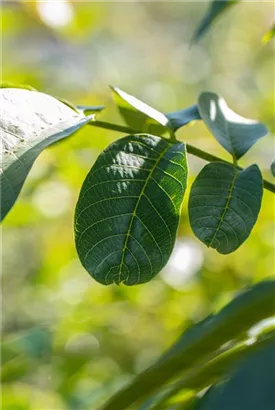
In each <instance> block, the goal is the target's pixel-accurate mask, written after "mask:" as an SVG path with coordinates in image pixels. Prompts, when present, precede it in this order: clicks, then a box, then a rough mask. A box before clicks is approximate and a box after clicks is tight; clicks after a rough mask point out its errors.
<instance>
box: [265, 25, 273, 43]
mask: <svg viewBox="0 0 275 410" xmlns="http://www.w3.org/2000/svg"><path fill="white" fill-rule="evenodd" d="M274 37H275V24H273V26H272V27H271V28H270V30H268V32H267V33H265V35H264V36H263V38H262V43H263V44H267V43H269V42H270V41H271V40H272V39H273V38H274Z"/></svg>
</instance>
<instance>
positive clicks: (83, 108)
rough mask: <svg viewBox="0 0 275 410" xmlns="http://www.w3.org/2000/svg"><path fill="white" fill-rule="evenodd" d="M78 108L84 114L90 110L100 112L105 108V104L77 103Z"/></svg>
mask: <svg viewBox="0 0 275 410" xmlns="http://www.w3.org/2000/svg"><path fill="white" fill-rule="evenodd" d="M76 108H77V109H78V111H80V112H82V113H83V114H88V113H89V112H90V113H91V112H92V113H93V112H100V111H102V110H104V108H105V106H104V105H77V106H76Z"/></svg>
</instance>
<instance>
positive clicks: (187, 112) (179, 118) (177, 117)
mask: <svg viewBox="0 0 275 410" xmlns="http://www.w3.org/2000/svg"><path fill="white" fill-rule="evenodd" d="M165 115H166V117H167V118H168V119H169V123H170V125H171V127H172V128H173V130H174V131H176V130H177V129H178V128H181V127H183V126H184V125H186V124H189V122H191V121H195V120H200V119H201V116H200V113H199V110H198V106H197V105H196V104H195V105H192V106H191V107H188V108H185V109H184V110H179V111H175V112H171V113H167V114H165Z"/></svg>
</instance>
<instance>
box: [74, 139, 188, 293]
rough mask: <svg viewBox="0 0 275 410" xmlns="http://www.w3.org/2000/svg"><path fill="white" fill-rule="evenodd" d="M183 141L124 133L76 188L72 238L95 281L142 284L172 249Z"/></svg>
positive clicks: (184, 173)
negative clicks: (78, 188)
mask: <svg viewBox="0 0 275 410" xmlns="http://www.w3.org/2000/svg"><path fill="white" fill-rule="evenodd" d="M186 177H187V164H186V152H185V145H184V143H172V142H171V141H169V140H164V139H161V138H160V137H157V136H152V135H146V134H143V135H142V134H141V135H129V136H127V137H125V138H122V139H120V140H118V141H116V142H114V143H113V144H111V145H110V146H109V147H108V148H107V149H106V150H105V151H104V152H103V153H102V154H101V155H100V156H99V158H98V159H97V161H96V163H95V164H94V166H93V167H92V169H91V171H90V172H89V174H88V176H87V178H86V180H85V181H84V184H83V186H82V189H81V192H80V196H79V200H78V203H77V207H76V215H75V236H76V237H75V239H76V247H77V251H78V254H79V258H80V260H81V262H82V264H83V266H84V267H85V268H86V269H87V271H88V272H89V273H90V274H91V276H92V277H94V278H95V279H96V280H97V281H98V282H100V283H102V284H104V285H108V284H111V283H120V282H123V283H125V284H126V285H135V284H138V283H144V282H148V281H149V280H151V279H152V277H154V276H155V275H156V274H157V273H158V272H159V271H160V270H161V269H162V268H163V266H164V265H165V264H166V263H167V261H168V259H169V256H170V254H171V252H172V249H173V246H174V242H175V237H176V231H177V227H178V222H179V214H180V207H181V204H182V201H183V195H184V191H185V187H186Z"/></svg>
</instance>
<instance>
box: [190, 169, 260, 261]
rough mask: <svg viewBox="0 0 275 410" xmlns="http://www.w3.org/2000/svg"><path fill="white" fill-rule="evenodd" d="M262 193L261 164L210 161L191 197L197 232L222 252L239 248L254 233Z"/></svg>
mask: <svg viewBox="0 0 275 410" xmlns="http://www.w3.org/2000/svg"><path fill="white" fill-rule="evenodd" d="M262 195H263V182H262V176H261V172H260V170H259V168H258V166H257V165H251V166H250V167H248V168H246V169H245V170H243V171H239V170H238V169H237V168H236V167H234V166H233V165H230V164H225V163H222V162H212V163H210V164H208V165H206V166H205V167H204V168H203V169H202V171H201V172H200V173H199V175H198V176H197V178H196V180H195V182H194V183H193V186H192V188H191V192H190V197H189V204H188V208H189V219H190V224H191V227H192V229H193V231H194V233H195V235H196V236H197V237H198V238H199V239H200V240H201V241H202V242H203V243H204V244H205V245H207V246H209V247H212V248H214V249H216V250H217V251H218V252H219V253H222V254H228V253H231V252H233V251H235V250H236V249H237V248H238V247H239V246H240V245H241V244H242V243H243V242H244V241H245V240H246V239H247V238H248V236H249V235H250V232H251V230H252V228H253V226H254V224H255V222H256V220H257V217H258V213H259V211H260V208H261V201H262Z"/></svg>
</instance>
